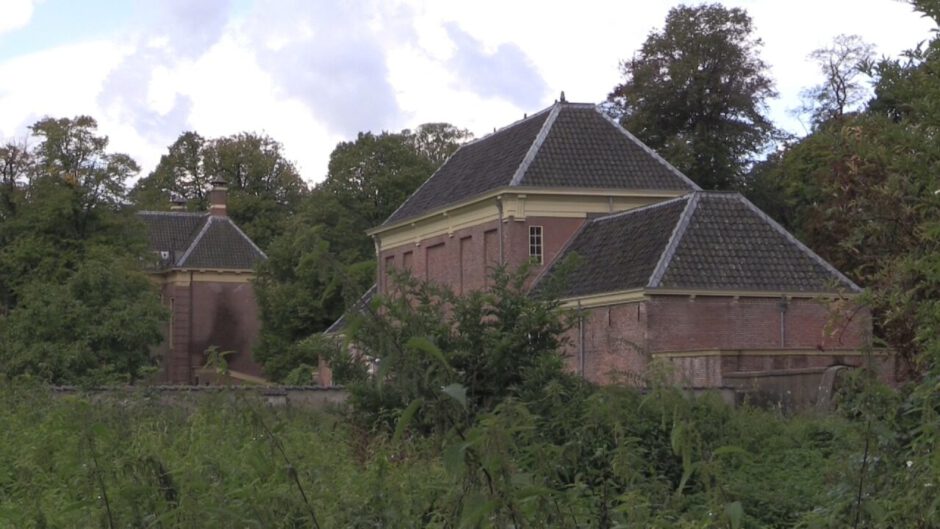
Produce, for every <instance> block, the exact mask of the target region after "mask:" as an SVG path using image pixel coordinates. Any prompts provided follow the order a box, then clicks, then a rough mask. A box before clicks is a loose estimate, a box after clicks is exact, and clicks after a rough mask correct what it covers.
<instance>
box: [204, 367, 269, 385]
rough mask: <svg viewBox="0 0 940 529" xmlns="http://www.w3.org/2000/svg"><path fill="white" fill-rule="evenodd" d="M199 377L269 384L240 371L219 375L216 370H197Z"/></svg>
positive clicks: (230, 371)
mask: <svg viewBox="0 0 940 529" xmlns="http://www.w3.org/2000/svg"><path fill="white" fill-rule="evenodd" d="M195 374H197V375H210V376H213V377H218V378H226V377H228V378H234V379H235V380H241V381H242V382H250V383H252V384H267V383H268V380H267V379H264V378H261V377H257V376H255V375H249V374H248V373H242V372H240V371H233V370H231V369H230V370H229V371H228V372H227V373H224V374H223V373H219V372H218V371H216V370H215V369H208V368H200V369H196V370H195Z"/></svg>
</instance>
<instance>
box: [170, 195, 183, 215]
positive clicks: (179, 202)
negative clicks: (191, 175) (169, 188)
mask: <svg viewBox="0 0 940 529" xmlns="http://www.w3.org/2000/svg"><path fill="white" fill-rule="evenodd" d="M185 210H186V199H185V198H183V197H182V195H177V194H176V193H173V194H171V195H170V211H185Z"/></svg>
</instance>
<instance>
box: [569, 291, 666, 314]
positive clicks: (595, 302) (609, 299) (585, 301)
mask: <svg viewBox="0 0 940 529" xmlns="http://www.w3.org/2000/svg"><path fill="white" fill-rule="evenodd" d="M646 299H648V298H647V297H646V293H645V292H644V291H643V289H640V288H637V289H633V290H623V291H621V292H609V293H604V294H596V295H591V296H580V297H574V298H565V299H562V300H561V307H562V308H565V309H571V308H578V307H579V306H580V307H581V308H582V309H590V308H594V307H606V306H608V305H620V304H623V303H635V302H637V301H643V300H646Z"/></svg>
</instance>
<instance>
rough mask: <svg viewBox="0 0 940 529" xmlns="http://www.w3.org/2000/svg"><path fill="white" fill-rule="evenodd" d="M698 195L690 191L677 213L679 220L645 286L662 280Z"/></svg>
mask: <svg viewBox="0 0 940 529" xmlns="http://www.w3.org/2000/svg"><path fill="white" fill-rule="evenodd" d="M686 196H689V195H686ZM700 197H701V192H693V193H691V196H690V198H689V202H688V203H687V204H686V205H685V209H683V210H682V214H681V215H679V220H678V221H677V222H676V225H675V227H673V229H672V234H671V235H669V241H668V242H666V246H665V247H663V253H662V254H661V255H660V256H659V261H658V262H657V263H656V268H654V269H653V273H652V274H651V275H650V279H649V282H647V284H646V288H656V287H658V286H659V284H660V282H662V280H663V276H664V275H665V274H666V270H667V269H668V268H669V264H670V263H672V258H673V256H674V255H675V254H676V248H678V247H679V242H680V241H681V240H682V237H683V236H685V232H686V229H688V227H689V222H690V221H691V219H692V214H693V213H694V212H695V210H696V208H697V207H698V203H699V200H700Z"/></svg>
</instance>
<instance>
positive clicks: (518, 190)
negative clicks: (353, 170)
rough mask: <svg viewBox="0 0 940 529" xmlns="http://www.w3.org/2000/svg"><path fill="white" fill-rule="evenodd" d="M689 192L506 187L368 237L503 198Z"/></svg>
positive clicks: (656, 195)
mask: <svg viewBox="0 0 940 529" xmlns="http://www.w3.org/2000/svg"><path fill="white" fill-rule="evenodd" d="M688 192H689V191H687V190H676V191H669V190H649V189H622V188H620V189H618V188H575V187H515V186H502V187H498V188H496V189H493V190H491V191H487V192H486V193H483V194H480V195H477V196H475V197H471V198H468V199H466V200H461V201H458V202H454V203H451V204H447V205H446V206H442V207H439V208H435V209H433V210H431V211H429V212H427V213H424V214H421V215H418V216H416V217H411V218H408V219H405V220H402V221H399V222H396V223H393V224H389V225H387V226H385V225H383V226H376V227H374V228H371V229H369V230H366V234H368V235H378V234H381V233H385V232H388V231H391V230H395V229H398V228H402V227H405V228H408V227H413V226H414V225H416V224H421V223H423V222H425V221H427V220H428V219H433V218H434V217H438V216H441V215H443V214H447V213H449V212H451V211H454V210H457V209H461V208H464V207H467V206H472V205H474V204H477V203H480V202H486V201H488V200H492V199H494V198H497V197H501V196H502V195H507V196H514V195H518V196H521V197H522V198H523V199H525V198H526V197H527V196H528V195H557V196H566V197H578V196H581V197H601V198H607V197H620V198H624V197H637V198H673V197H678V196H682V195H685V194H687V193H688Z"/></svg>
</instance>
